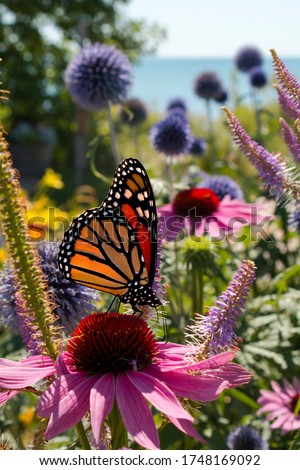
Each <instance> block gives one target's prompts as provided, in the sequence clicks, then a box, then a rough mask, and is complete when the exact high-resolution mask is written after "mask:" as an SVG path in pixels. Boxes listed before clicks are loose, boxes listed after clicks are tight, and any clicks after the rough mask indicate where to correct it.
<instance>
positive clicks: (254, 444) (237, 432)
mask: <svg viewBox="0 0 300 470" xmlns="http://www.w3.org/2000/svg"><path fill="white" fill-rule="evenodd" d="M227 445H228V447H229V449H232V450H267V449H268V445H267V443H266V441H264V440H263V439H262V438H261V437H260V435H259V434H258V432H257V431H256V430H255V429H253V428H251V427H250V426H238V427H236V428H235V429H234V430H233V431H231V433H230V434H229V435H228V438H227Z"/></svg>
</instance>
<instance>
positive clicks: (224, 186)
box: [198, 175, 243, 201]
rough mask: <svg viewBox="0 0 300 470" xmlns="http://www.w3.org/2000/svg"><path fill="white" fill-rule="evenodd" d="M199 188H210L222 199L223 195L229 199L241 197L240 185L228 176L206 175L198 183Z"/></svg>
mask: <svg viewBox="0 0 300 470" xmlns="http://www.w3.org/2000/svg"><path fill="white" fill-rule="evenodd" d="M198 187H199V188H209V189H211V190H212V191H213V192H214V193H215V194H216V195H217V196H218V198H219V199H220V201H222V199H223V198H224V197H225V196H230V197H231V199H243V191H242V190H241V188H240V186H239V185H238V184H237V183H236V182H235V181H234V180H233V179H231V178H229V176H224V175H215V176H207V177H206V178H204V179H203V180H202V181H201V183H200V184H199V185H198Z"/></svg>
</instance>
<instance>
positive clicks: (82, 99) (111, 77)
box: [65, 43, 132, 111]
mask: <svg viewBox="0 0 300 470" xmlns="http://www.w3.org/2000/svg"><path fill="white" fill-rule="evenodd" d="M65 82H66V85H67V88H68V90H69V93H70V95H71V97H72V99H73V101H74V102H75V103H76V104H77V105H78V106H80V107H81V108H83V109H86V110H87V111H91V110H98V109H100V108H103V107H107V104H108V103H109V102H111V103H114V104H117V103H120V102H122V101H124V100H125V99H126V96H127V93H128V90H129V88H130V86H131V82H132V71H131V64H130V62H129V60H128V58H127V57H126V56H125V55H124V54H123V53H122V52H121V51H119V50H118V49H116V48H115V47H114V46H108V45H107V44H100V43H95V44H93V45H91V46H88V47H85V48H83V49H81V51H80V52H79V53H78V54H77V55H76V56H75V58H74V59H73V60H72V62H70V64H69V65H68V67H67V69H66V73H65Z"/></svg>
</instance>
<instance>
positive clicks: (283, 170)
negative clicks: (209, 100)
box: [223, 108, 300, 202]
mask: <svg viewBox="0 0 300 470" xmlns="http://www.w3.org/2000/svg"><path fill="white" fill-rule="evenodd" d="M223 109H224V112H225V114H226V116H227V121H228V127H229V131H230V133H231V135H232V137H233V140H234V142H235V143H236V144H237V145H238V147H239V149H240V150H241V152H242V153H243V154H244V155H246V157H247V158H248V159H249V161H250V162H251V163H252V164H253V165H254V166H255V167H256V169H257V170H258V172H259V174H260V177H261V179H262V180H263V185H264V187H266V188H268V189H269V191H270V193H271V194H272V195H273V196H274V197H275V198H276V199H277V200H279V199H281V198H285V199H286V198H289V197H290V198H292V199H294V200H295V201H297V202H298V201H300V185H299V182H297V181H296V180H295V177H294V175H293V170H294V169H293V168H291V167H289V166H288V164H287V162H286V161H285V160H282V159H281V158H280V157H279V155H273V154H271V153H270V152H268V150H267V149H265V148H264V147H262V146H261V145H259V144H258V143H257V142H255V141H254V140H253V139H251V137H250V136H249V135H248V134H247V132H246V131H245V129H244V128H243V127H242V125H241V123H240V122H239V120H238V119H237V117H236V116H235V115H234V114H233V113H232V112H231V111H230V110H229V109H227V108H223Z"/></svg>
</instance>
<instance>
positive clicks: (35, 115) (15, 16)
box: [0, 0, 164, 142]
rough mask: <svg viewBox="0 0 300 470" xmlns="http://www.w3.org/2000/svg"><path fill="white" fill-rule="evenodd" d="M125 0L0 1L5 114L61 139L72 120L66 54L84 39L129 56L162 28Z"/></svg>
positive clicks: (149, 46) (148, 45)
mask: <svg viewBox="0 0 300 470" xmlns="http://www.w3.org/2000/svg"><path fill="white" fill-rule="evenodd" d="M126 4H128V0H94V1H92V2H87V1H85V0H64V1H61V0H36V1H34V2H24V0H4V1H2V2H1V3H0V25H1V28H0V57H1V58H2V60H3V61H2V65H1V72H2V73H1V80H2V81H3V83H4V85H5V87H7V89H8V90H9V92H10V100H9V103H8V106H9V109H10V110H11V119H10V122H8V125H13V124H14V123H16V122H18V121H23V120H26V121H27V122H32V123H36V122H39V121H43V122H46V123H47V124H50V125H53V126H55V129H56V131H57V133H58V135H59V136H61V138H63V142H66V134H68V133H69V132H70V128H71V125H72V122H73V120H74V108H73V105H72V103H71V101H70V98H69V96H68V94H67V92H66V90H65V86H64V70H65V68H66V65H67V63H68V62H69V60H70V58H71V56H72V55H73V54H74V52H76V51H77V50H78V49H79V47H80V46H81V45H84V44H85V43H88V42H96V41H99V42H105V43H109V44H114V45H115V46H116V47H118V48H119V49H121V50H123V52H125V53H126V54H127V55H128V56H129V58H130V59H131V60H136V59H137V58H138V57H139V56H140V55H141V54H147V53H150V52H153V51H154V49H155V47H156V45H157V43H158V41H159V40H160V39H162V38H163V36H164V31H163V30H162V29H161V28H160V27H159V26H158V25H156V24H152V25H149V24H147V23H146V22H145V21H144V20H140V21H133V20H130V19H128V18H126V16H125V14H124V12H125V7H126Z"/></svg>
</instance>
